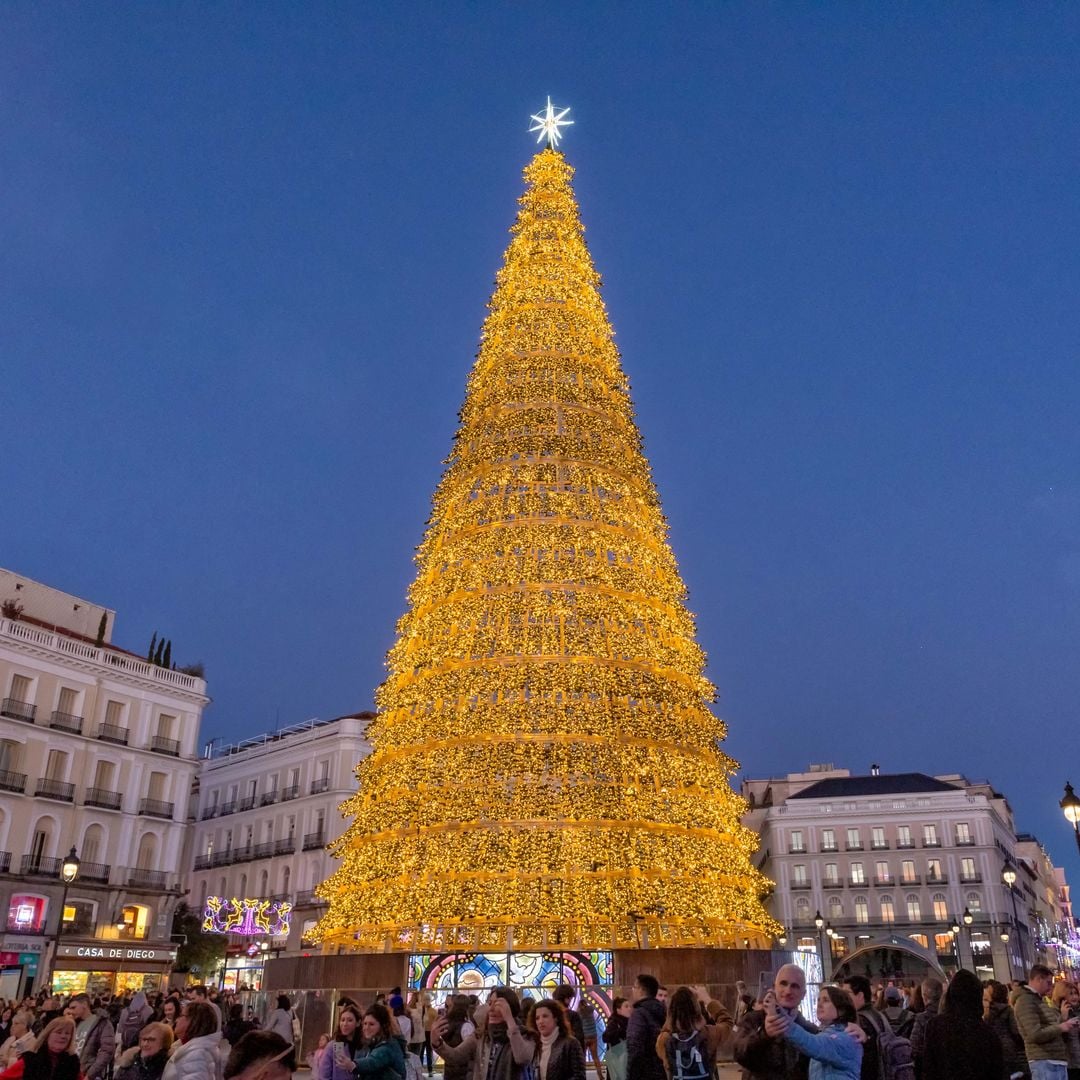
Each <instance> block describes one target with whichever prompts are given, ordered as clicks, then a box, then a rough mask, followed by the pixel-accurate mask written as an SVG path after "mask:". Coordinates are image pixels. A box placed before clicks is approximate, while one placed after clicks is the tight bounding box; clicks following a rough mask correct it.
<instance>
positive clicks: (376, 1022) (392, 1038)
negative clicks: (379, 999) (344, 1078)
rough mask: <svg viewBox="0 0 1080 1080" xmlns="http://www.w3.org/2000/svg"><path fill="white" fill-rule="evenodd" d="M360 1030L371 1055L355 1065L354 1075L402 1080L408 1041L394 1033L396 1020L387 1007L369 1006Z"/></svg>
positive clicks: (374, 1079)
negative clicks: (406, 1042)
mask: <svg viewBox="0 0 1080 1080" xmlns="http://www.w3.org/2000/svg"><path fill="white" fill-rule="evenodd" d="M360 1030H361V1032H362V1033H363V1036H364V1046H365V1047H366V1048H367V1053H366V1054H365V1055H364V1056H363V1057H362V1058H358V1059H357V1060H356V1061H354V1062H353V1072H354V1073H355V1074H356V1075H357V1076H363V1077H365V1078H366V1080H401V1078H402V1077H403V1076H404V1075H405V1040H404V1039H403V1038H402V1037H401V1036H400V1035H398V1034H395V1032H394V1017H393V1015H392V1014H391V1012H390V1010H389V1009H388V1008H387V1007H386V1006H385V1005H369V1006H368V1010H367V1012H365V1013H364V1019H363V1020H362V1021H361V1025H360Z"/></svg>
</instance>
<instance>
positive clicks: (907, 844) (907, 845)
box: [896, 840, 915, 851]
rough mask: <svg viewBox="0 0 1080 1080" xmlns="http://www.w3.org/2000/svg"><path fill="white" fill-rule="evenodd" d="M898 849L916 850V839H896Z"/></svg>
mask: <svg viewBox="0 0 1080 1080" xmlns="http://www.w3.org/2000/svg"><path fill="white" fill-rule="evenodd" d="M896 850H897V851H914V850H915V841H914V840H897V841H896Z"/></svg>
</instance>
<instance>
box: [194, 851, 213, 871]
mask: <svg viewBox="0 0 1080 1080" xmlns="http://www.w3.org/2000/svg"><path fill="white" fill-rule="evenodd" d="M213 858H214V856H213V854H211V853H208V854H206V855H196V856H195V869H196V870H209V869H210V868H211V867H212V866H213Z"/></svg>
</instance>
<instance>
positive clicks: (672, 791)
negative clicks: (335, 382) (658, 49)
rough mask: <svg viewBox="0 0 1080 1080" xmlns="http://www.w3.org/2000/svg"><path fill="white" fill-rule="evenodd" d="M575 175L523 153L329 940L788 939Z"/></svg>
mask: <svg viewBox="0 0 1080 1080" xmlns="http://www.w3.org/2000/svg"><path fill="white" fill-rule="evenodd" d="M549 111H550V110H549ZM572 173H573V170H572V169H571V168H570V166H569V165H568V164H567V162H566V159H565V158H564V157H563V155H562V154H561V153H560V152H558V151H557V150H555V149H553V148H550V147H549V148H547V149H545V150H543V151H541V152H540V153H538V154H537V155H536V156H535V157H534V158H533V160H532V161H531V162H530V163H529V165H528V167H527V168H526V169H525V180H526V185H527V186H526V191H525V194H524V195H523V196H522V198H521V200H520V204H521V209H520V212H519V214H518V218H517V223H516V224H515V225H514V227H513V229H512V235H513V239H512V241H511V243H510V246H509V248H508V250H507V252H506V258H505V263H504V265H503V267H502V269H501V270H500V271H499V274H498V277H497V280H496V288H495V293H494V296H493V297H492V299H491V303H490V305H489V308H490V314H489V315H488V317H487V320H486V322H485V324H484V329H483V334H482V340H481V346H480V351H479V354H478V356H477V359H476V363H475V366H474V367H473V370H472V373H471V374H470V376H469V380H468V387H467V392H466V398H465V405H464V407H463V409H462V411H461V426H460V428H459V430H458V432H457V435H456V436H455V438H454V443H453V447H452V450H451V453H450V457H449V459H448V462H447V468H446V471H445V473H444V475H443V477H442V481H441V482H440V484H439V487H438V489H437V491H436V492H435V496H434V506H433V511H432V515H431V519H430V523H429V527H428V530H427V533H426V535H425V537H424V540H423V543H422V544H421V546H420V548H419V549H418V552H417V556H416V561H417V565H418V568H419V569H418V573H417V576H416V580H415V582H414V584H413V585H412V588H411V589H410V591H409V609H408V611H407V613H406V614H405V615H404V616H403V618H402V619H401V621H400V622H399V624H398V637H397V642H396V644H395V645H394V647H393V648H392V649H391V650H390V653H389V656H388V667H389V677H388V678H387V680H386V682H385V683H384V684H383V686H382V687H381V688H380V690H379V692H378V709H379V712H378V718H377V719H376V720H375V721H374V722H373V725H372V730H371V737H372V741H373V744H374V751H373V753H372V755H371V757H369V758H368V759H367V760H366V761H364V762H363V763H361V765H360V766H359V767H358V768H357V778H358V780H359V783H360V787H359V791H358V793H357V794H356V795H354V796H353V797H352V798H351V799H349V800H348V801H347V802H346V803H345V804H344V805H343V807H342V809H343V811H344V812H345V813H346V814H348V815H351V816H352V819H353V820H352V823H351V824H350V825H349V827H348V828H347V830H346V831H345V833H344V835H343V836H342V837H341V839H340V840H339V841H337V843H336V845H334V852H335V854H336V855H338V856H339V857H340V858H341V866H340V867H339V869H338V870H337V871H336V872H335V873H334V874H333V875H332V876H331V877H330V878H329V879H328V880H327V881H325V882H324V883H323V885H322V886H321V888H320V890H319V891H320V894H321V895H322V896H323V897H324V898H326V899H327V900H329V901H330V908H329V911H328V913H327V914H326V916H325V917H324V919H323V920H322V922H321V923H320V925H319V929H318V934H319V936H320V937H321V938H322V940H323V941H324V942H326V943H328V944H338V945H345V946H349V947H353V948H360V949H363V950H385V949H402V950H410V951H433V950H435V951H440V950H450V949H469V950H475V949H492V948H494V949H534V948H552V947H555V946H559V947H563V948H583V949H590V948H612V947H615V948H619V947H625V948H633V947H635V946H638V945H641V944H643V943H647V944H649V945H652V946H665V947H675V946H692V945H703V944H710V945H729V946H730V945H736V944H742V943H743V941H744V939H745V938H746V937H751V938H752V939H753V940H755V941H760V940H762V939H763V937H764V936H766V935H768V934H769V933H771V932H772V931H774V930H776V929H777V928H776V926H775V924H773V923H772V921H771V920H770V919H769V917H768V916H767V915H766V913H765V911H764V909H763V907H762V903H761V899H760V897H761V895H762V893H763V891H764V890H765V889H766V888H767V887H768V882H767V881H765V879H764V878H763V877H762V876H761V875H760V874H759V873H758V872H757V871H756V870H755V869H754V868H753V867H752V865H751V862H750V855H751V853H752V852H753V850H754V848H755V846H756V837H755V836H754V835H753V834H752V833H750V832H749V831H748V830H747V829H745V828H743V827H742V826H741V825H740V824H739V814H740V812H741V810H742V802H741V800H740V799H739V798H738V797H737V796H736V795H735V794H734V793H733V792H732V790H731V786H730V784H729V777H730V775H731V772H732V770H733V768H734V763H733V762H732V761H731V759H730V758H728V757H726V756H725V755H724V754H723V753H721V751H720V749H719V743H720V741H721V739H722V738H723V737H724V726H723V724H722V723H721V722H720V721H719V720H718V719H717V718H716V717H715V716H713V715H712V713H711V712H710V710H709V708H708V702H710V701H711V700H712V699H713V697H714V690H713V687H712V686H711V684H710V683H709V682H708V681H707V680H706V679H705V677H704V675H703V673H702V672H703V668H704V664H705V657H704V654H703V653H702V651H701V649H700V648H699V647H698V645H697V643H696V642H695V640H694V622H693V617H692V616H691V614H690V613H689V611H688V610H687V609H686V607H685V605H684V599H685V589H684V587H683V583H682V581H681V579H680V577H679V572H678V568H677V566H676V563H675V558H674V556H673V555H672V553H671V549H670V548H669V547H668V544H667V528H666V525H665V521H664V517H663V515H662V513H661V510H660V503H659V499H658V497H657V493H656V489H655V487H654V486H653V483H652V480H651V477H650V472H649V464H648V461H647V460H646V458H645V456H644V454H643V453H642V445H641V436H640V435H639V433H638V430H637V427H636V425H635V423H634V416H633V409H632V407H631V402H630V393H629V386H628V383H627V379H626V376H625V375H624V374H623V371H622V368H621V366H620V362H619V354H618V352H617V350H616V348H615V345H614V344H613V342H612V329H611V326H610V324H609V323H608V319H607V315H606V313H605V310H604V305H603V302H602V301H601V299H600V294H599V285H600V278H599V275H598V274H597V272H596V270H595V269H594V267H593V264H592V261H591V259H590V257H589V253H588V250H587V249H586V246H585V241H584V237H583V230H582V226H581V222H580V219H579V216H578V208H577V204H576V201H575V199H574V194H573V191H572V189H571V185H570V180H571V176H572Z"/></svg>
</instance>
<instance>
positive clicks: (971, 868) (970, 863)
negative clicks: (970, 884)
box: [960, 858, 978, 881]
mask: <svg viewBox="0 0 1080 1080" xmlns="http://www.w3.org/2000/svg"><path fill="white" fill-rule="evenodd" d="M960 880H961V881H978V876H977V875H976V873H975V860H974V859H971V858H965V859H961V860H960Z"/></svg>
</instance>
